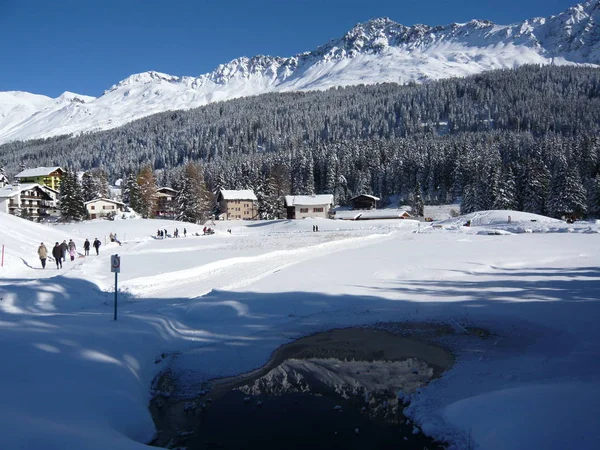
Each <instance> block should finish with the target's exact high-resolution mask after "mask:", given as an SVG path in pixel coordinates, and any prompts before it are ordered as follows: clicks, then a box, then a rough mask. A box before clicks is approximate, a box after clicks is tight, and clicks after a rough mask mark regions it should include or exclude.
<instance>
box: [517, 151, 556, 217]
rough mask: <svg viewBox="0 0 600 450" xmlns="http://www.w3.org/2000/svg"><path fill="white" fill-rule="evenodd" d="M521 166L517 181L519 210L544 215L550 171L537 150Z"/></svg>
mask: <svg viewBox="0 0 600 450" xmlns="http://www.w3.org/2000/svg"><path fill="white" fill-rule="evenodd" d="M523 166H524V168H523V171H522V173H521V176H520V179H519V184H520V185H521V191H520V198H521V209H522V210H523V211H526V212H530V213H534V214H545V213H546V201H547V199H548V193H549V188H550V171H549V170H548V168H547V167H546V164H545V163H544V160H543V158H542V156H541V154H540V153H539V152H538V151H537V150H534V152H533V153H532V155H531V156H530V157H528V158H527V159H526V160H525V164H524V165H523Z"/></svg>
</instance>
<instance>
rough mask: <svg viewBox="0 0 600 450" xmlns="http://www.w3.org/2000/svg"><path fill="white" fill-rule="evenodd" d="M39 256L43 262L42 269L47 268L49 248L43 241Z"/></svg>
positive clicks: (39, 248)
mask: <svg viewBox="0 0 600 450" xmlns="http://www.w3.org/2000/svg"><path fill="white" fill-rule="evenodd" d="M38 256H39V257H40V262H41V263H42V269H45V268H46V258H47V257H48V249H47V248H46V246H45V245H44V243H43V242H42V243H41V244H40V246H39V247H38Z"/></svg>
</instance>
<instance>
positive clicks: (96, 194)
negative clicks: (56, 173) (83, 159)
mask: <svg viewBox="0 0 600 450" xmlns="http://www.w3.org/2000/svg"><path fill="white" fill-rule="evenodd" d="M81 187H82V190H83V198H84V199H85V201H86V202H89V201H90V200H93V199H95V198H110V188H109V186H108V179H107V176H106V172H104V170H102V169H92V170H89V171H87V172H85V173H84V174H83V177H82V180H81Z"/></svg>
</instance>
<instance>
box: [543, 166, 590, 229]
mask: <svg viewBox="0 0 600 450" xmlns="http://www.w3.org/2000/svg"><path fill="white" fill-rule="evenodd" d="M556 166H557V167H556V169H555V170H556V173H555V175H554V177H553V179H552V184H551V187H550V196H549V198H548V213H549V214H550V215H551V216H553V217H556V218H564V217H567V218H570V217H577V218H580V217H582V216H583V215H584V214H585V213H586V211H587V201H586V200H587V198H586V191H585V188H584V187H583V184H582V182H581V178H580V176H579V173H577V170H576V169H574V168H568V167H567V162H566V160H565V159H564V158H563V157H561V158H560V159H559V161H558V162H557V164H556Z"/></svg>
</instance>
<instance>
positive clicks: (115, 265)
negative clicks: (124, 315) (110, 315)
mask: <svg viewBox="0 0 600 450" xmlns="http://www.w3.org/2000/svg"><path fill="white" fill-rule="evenodd" d="M110 271H111V272H114V273H115V320H117V292H118V288H117V277H118V276H119V272H120V271H121V257H120V256H119V255H111V256H110Z"/></svg>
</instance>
